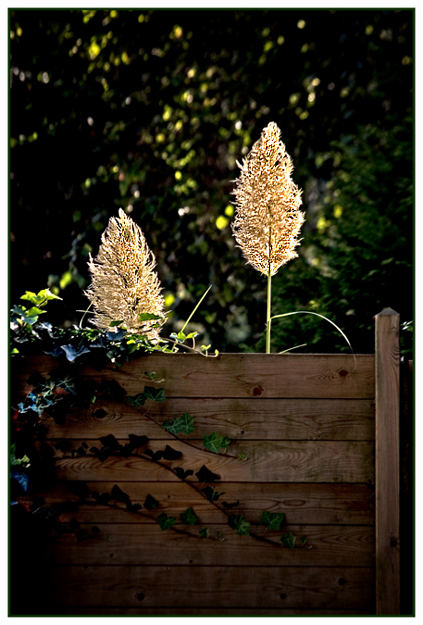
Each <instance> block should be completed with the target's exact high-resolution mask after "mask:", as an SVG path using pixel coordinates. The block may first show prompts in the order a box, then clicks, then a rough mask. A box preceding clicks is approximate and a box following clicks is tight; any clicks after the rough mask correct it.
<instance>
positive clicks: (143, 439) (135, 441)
mask: <svg viewBox="0 0 423 625" xmlns="http://www.w3.org/2000/svg"><path fill="white" fill-rule="evenodd" d="M129 441H130V443H131V446H132V447H133V449H138V448H139V447H144V445H146V444H147V443H148V436H144V434H143V435H141V436H138V435H137V434H129Z"/></svg>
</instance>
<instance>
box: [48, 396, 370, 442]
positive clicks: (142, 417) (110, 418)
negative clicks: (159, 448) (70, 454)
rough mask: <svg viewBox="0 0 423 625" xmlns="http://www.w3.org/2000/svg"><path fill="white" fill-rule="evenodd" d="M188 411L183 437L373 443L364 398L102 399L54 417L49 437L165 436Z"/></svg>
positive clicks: (50, 425)
mask: <svg viewBox="0 0 423 625" xmlns="http://www.w3.org/2000/svg"><path fill="white" fill-rule="evenodd" d="M184 413H188V414H190V415H191V416H192V417H194V423H195V430H194V432H192V433H191V434H189V435H183V436H184V438H199V439H202V438H203V436H204V435H205V434H210V432H213V431H218V432H225V434H226V436H229V437H230V438H235V439H240V440H255V439H272V440H274V439H275V438H278V439H280V440H290V439H294V440H374V402H373V401H372V400H366V399H358V400H355V399H312V400H310V399H303V400H299V399H262V398H261V399H257V400H253V399H219V398H207V399H205V398H170V399H168V400H166V401H164V402H154V401H151V400H147V402H146V404H145V406H142V407H140V408H133V407H131V406H130V405H127V404H124V403H118V402H110V401H104V400H103V401H102V400H101V399H100V400H98V401H96V403H95V404H94V405H93V406H92V407H91V408H89V409H88V410H85V411H84V410H74V411H72V412H70V413H69V414H67V415H66V422H65V423H64V424H63V425H58V424H56V423H55V422H54V421H53V420H52V419H44V423H45V424H46V425H47V426H48V436H49V438H83V437H85V438H98V437H100V436H107V434H110V432H113V434H114V436H116V437H117V438H127V437H128V435H129V434H137V435H142V434H144V435H146V436H148V437H149V438H165V437H166V430H165V429H164V428H163V427H162V425H163V423H164V422H165V421H168V420H172V419H174V418H176V417H180V416H181V415H182V414H184ZM168 437H169V439H172V438H173V437H172V435H171V434H168Z"/></svg>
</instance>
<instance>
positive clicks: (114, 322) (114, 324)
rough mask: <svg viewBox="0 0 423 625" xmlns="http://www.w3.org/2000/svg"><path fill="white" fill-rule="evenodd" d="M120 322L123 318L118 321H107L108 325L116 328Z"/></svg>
mask: <svg viewBox="0 0 423 625" xmlns="http://www.w3.org/2000/svg"><path fill="white" fill-rule="evenodd" d="M121 323H123V319H120V320H119V321H111V322H110V323H109V327H110V328H116V327H117V326H120V324H121Z"/></svg>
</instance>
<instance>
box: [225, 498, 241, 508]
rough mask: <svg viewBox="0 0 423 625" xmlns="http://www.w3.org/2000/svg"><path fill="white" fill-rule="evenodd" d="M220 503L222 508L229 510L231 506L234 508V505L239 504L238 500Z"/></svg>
mask: <svg viewBox="0 0 423 625" xmlns="http://www.w3.org/2000/svg"><path fill="white" fill-rule="evenodd" d="M222 505H223V507H224V508H226V510H231V509H232V508H236V506H239V500H237V501H232V502H231V503H228V502H227V501H222Z"/></svg>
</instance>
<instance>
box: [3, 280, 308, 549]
mask: <svg viewBox="0 0 423 625" xmlns="http://www.w3.org/2000/svg"><path fill="white" fill-rule="evenodd" d="M21 299H22V300H24V301H25V302H28V305H26V304H25V305H24V304H21V305H18V306H14V307H13V309H12V311H11V334H10V339H11V341H10V342H11V354H12V356H13V358H20V357H24V356H26V355H28V354H30V353H40V351H41V352H42V353H44V354H49V355H51V356H54V357H61V359H60V360H61V361H63V358H65V359H66V360H67V361H68V362H70V363H74V362H75V361H76V360H79V359H80V360H81V361H82V360H83V361H84V362H85V363H89V364H91V365H94V366H96V367H97V368H101V367H103V366H104V365H105V364H107V362H112V363H114V364H115V365H117V366H120V365H121V364H123V362H125V361H127V360H129V359H130V358H131V357H132V356H133V355H134V354H135V353H137V352H141V353H143V352H144V353H145V352H151V351H162V352H174V351H175V344H176V345H179V344H181V343H183V341H185V340H187V339H191V340H193V344H194V347H195V342H194V337H193V336H192V335H191V334H188V335H184V336H183V337H182V336H179V335H177V336H176V337H174V342H175V344H174V345H173V346H172V348H170V347H169V345H168V344H167V343H165V344H152V343H151V342H149V341H148V340H147V339H146V338H145V337H143V336H138V335H137V336H134V335H133V334H128V333H126V331H125V329H123V328H120V327H119V326H120V324H121V322H119V321H117V322H113V325H114V326H116V327H115V328H114V329H112V330H110V331H108V330H98V329H86V328H78V327H75V326H74V327H73V328H70V329H63V328H56V327H54V326H53V325H52V324H50V323H48V322H44V321H40V320H39V317H40V315H42V314H43V313H44V312H45V311H44V309H43V308H44V307H45V306H46V304H47V303H48V302H49V301H50V300H52V299H59V298H57V296H54V295H53V294H52V293H50V292H49V291H48V289H45V290H44V291H40V292H39V293H38V294H35V293H32V292H29V291H27V292H26V293H25V295H24V296H22V298H21ZM208 348H209V346H207V350H208ZM207 350H203V352H206V351H207ZM60 360H59V364H58V367H57V368H56V369H55V370H54V371H52V372H51V373H50V375H49V377H48V378H43V377H42V376H41V375H40V374H38V373H35V374H33V375H32V376H31V377H30V379H29V380H28V382H29V384H31V385H32V390H31V391H30V392H29V393H28V394H27V395H26V397H24V398H23V400H21V401H19V402H17V403H16V404H15V406H14V409H13V415H12V445H11V449H10V473H11V479H12V489H11V493H12V498H11V503H12V505H24V507H25V508H26V509H27V510H28V512H30V513H31V514H32V515H34V517H36V518H37V519H38V520H40V519H43V520H44V521H45V522H46V524H47V525H48V527H49V529H50V531H54V533H56V534H60V533H63V532H73V533H75V535H76V536H77V538H78V540H85V539H88V538H90V537H96V536H97V535H98V533H99V531H100V530H99V529H98V528H96V527H94V528H92V530H91V532H88V531H87V530H86V529H84V528H81V526H80V524H79V523H78V522H77V521H76V520H75V519H73V520H72V521H71V522H69V523H63V522H61V521H60V520H59V519H60V516H61V514H62V513H63V512H75V511H76V509H77V507H78V506H77V505H76V504H74V503H71V502H64V503H63V504H60V505H58V504H52V505H45V502H43V501H42V500H41V499H40V498H34V499H33V500H32V501H30V500H29V491H30V486H31V485H32V486H34V490H36V486H37V484H38V483H42V481H43V479H45V477H46V476H48V475H52V472H54V466H55V455H56V454H55V451H54V449H52V447H51V446H50V445H49V443H48V442H47V440H46V434H47V429H46V427H45V425H44V424H43V423H42V422H41V420H40V417H44V421H45V418H46V417H47V418H52V419H53V420H54V421H55V422H56V423H57V424H59V425H62V424H64V423H65V420H66V414H67V413H68V412H69V410H71V409H72V408H75V407H79V408H87V407H88V406H90V405H93V404H95V403H96V402H97V400H98V399H99V398H103V399H113V400H116V401H119V402H123V401H124V402H126V403H128V404H129V405H131V406H132V407H134V408H139V407H142V406H144V404H145V402H146V401H147V400H150V401H154V402H163V401H165V400H166V395H165V391H164V389H163V388H157V387H153V386H145V387H144V390H143V391H142V392H141V393H138V394H137V395H135V396H132V397H131V396H127V394H126V391H125V389H123V388H122V387H121V386H120V385H119V384H118V383H117V382H116V381H109V380H108V381H107V384H106V383H102V382H96V381H93V380H91V379H90V380H87V379H82V378H80V377H72V376H71V375H69V367H64V366H63V365H62V364H61V362H60ZM145 376H146V377H147V378H148V379H151V380H152V381H154V382H155V383H156V384H157V383H158V382H162V381H163V380H158V378H157V375H156V373H155V372H146V373H145ZM99 411H101V409H99ZM144 416H145V417H147V418H148V419H150V420H152V421H153V422H154V423H156V424H157V425H160V426H161V427H163V428H164V429H165V430H166V431H167V432H168V433H169V434H170V435H171V436H172V437H173V438H174V439H175V440H182V442H183V443H184V445H188V446H192V447H195V448H196V449H198V447H197V446H196V445H195V444H194V443H193V442H192V441H191V440H189V439H186V438H185V439H180V436H181V435H184V434H192V432H194V431H195V418H194V417H193V416H191V415H190V414H188V413H183V414H182V415H181V416H178V417H176V418H174V419H172V420H167V421H165V422H164V423H163V424H160V423H159V422H158V421H157V420H155V419H154V417H153V416H152V415H151V414H149V413H148V412H145V413H144ZM98 440H99V443H100V446H93V445H91V446H90V445H89V444H88V443H87V442H82V443H81V444H80V445H79V447H78V448H77V449H72V447H71V444H70V442H69V440H66V439H65V440H61V441H60V440H59V441H57V442H56V443H55V445H54V447H55V448H56V449H57V450H60V451H62V453H63V454H65V456H66V454H70V456H71V457H75V456H93V457H95V458H97V459H98V460H99V461H101V462H104V461H105V460H106V459H107V458H109V457H110V456H121V457H129V456H137V457H141V458H143V459H144V460H146V461H149V462H152V463H154V464H156V465H158V466H160V467H162V468H163V469H164V470H166V471H169V472H171V473H172V474H173V475H174V476H175V477H176V478H178V480H180V481H181V482H184V483H185V484H187V486H188V487H189V488H191V489H193V490H194V491H195V493H196V494H197V495H199V496H201V497H203V498H204V499H206V500H207V501H208V502H209V504H210V505H212V506H213V507H214V508H215V509H217V510H219V511H220V513H221V514H223V515H224V517H225V518H226V522H227V524H228V526H229V527H230V528H231V529H232V530H234V531H235V532H236V533H237V534H238V535H240V536H244V535H245V536H250V537H251V538H253V539H255V540H259V541H262V542H267V543H271V544H272V545H275V544H280V545H281V546H283V547H288V548H290V549H293V548H294V547H304V546H307V547H308V548H310V546H309V545H308V544H307V539H306V537H300V538H297V536H295V535H294V534H293V533H292V532H283V533H281V535H280V540H279V543H278V542H275V540H274V539H272V538H269V537H267V536H266V535H262V534H259V533H256V532H255V531H253V529H252V526H253V524H252V523H251V522H250V521H249V520H248V519H246V518H245V517H244V515H243V514H241V513H236V510H235V509H236V508H237V506H239V503H240V502H239V501H225V500H223V495H224V492H223V491H220V490H218V488H216V483H217V482H219V480H220V475H218V474H217V473H214V472H213V471H211V470H210V469H208V468H207V467H206V466H205V465H202V466H201V468H200V469H198V470H197V471H195V470H194V469H193V468H191V467H186V466H183V464H181V460H183V453H182V452H181V451H179V450H177V449H174V448H173V447H172V446H171V445H169V444H166V445H165V446H164V447H163V448H162V449H159V450H153V449H151V448H150V446H149V438H148V437H147V436H146V435H136V434H129V436H128V441H127V442H125V443H123V444H122V443H120V442H119V441H118V440H117V439H116V437H115V436H114V435H113V434H108V435H106V436H102V437H100V438H99V439H98ZM232 442H233V441H232V440H231V439H230V437H229V436H227V435H226V434H225V433H220V432H215V431H212V432H210V433H208V434H206V435H204V437H203V439H202V450H203V453H211V454H219V455H224V456H225V457H228V456H229V457H232V458H236V459H238V460H239V461H247V460H248V459H247V457H246V456H245V454H237V455H234V454H232V453H231V452H230V448H231V444H232ZM194 478H195V479H196V480H197V481H194ZM73 489H74V492H75V494H77V495H78V497H79V502H80V503H84V502H86V501H87V500H88V499H89V500H90V501H91V502H93V503H97V504H101V505H106V506H111V507H118V508H122V507H123V508H124V509H126V510H127V512H128V513H133V514H141V515H143V516H147V517H148V518H149V519H154V520H155V521H156V522H157V523H158V525H159V527H160V528H161V529H162V530H163V531H166V530H169V531H173V532H179V533H181V532H182V533H185V534H186V533H188V534H189V535H190V536H197V537H198V538H200V539H203V540H204V539H214V540H222V539H223V536H222V535H221V533H220V532H217V533H215V534H214V535H213V536H212V535H211V532H210V528H209V527H208V526H207V525H204V524H203V523H201V518H200V516H199V515H198V514H197V512H196V511H195V509H194V508H193V507H189V508H187V509H186V510H185V511H184V512H182V513H181V514H180V515H179V519H177V518H176V517H175V516H170V515H168V514H167V513H166V512H164V511H162V510H161V504H160V501H158V500H157V499H156V498H155V497H154V495H153V494H148V495H147V496H146V498H145V501H144V503H143V504H141V503H139V502H133V501H132V500H131V498H130V496H129V495H128V493H125V492H124V491H122V489H121V488H120V487H119V486H118V485H114V486H113V488H112V490H111V492H109V493H107V492H102V493H99V492H98V491H89V489H88V487H87V485H86V484H84V483H78V484H77V485H73ZM75 506H76V507H75ZM179 524H182V525H185V526H189V527H190V528H191V529H193V528H196V529H198V531H197V533H196V534H193V533H192V531H188V532H187V530H184V529H181V528H180V527H179ZM260 524H261V525H264V526H265V527H266V528H267V529H268V530H271V531H278V532H279V531H281V529H282V528H283V527H284V526H285V525H286V517H285V514H284V513H283V512H269V511H267V510H265V511H263V513H262V515H261V517H260Z"/></svg>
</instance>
